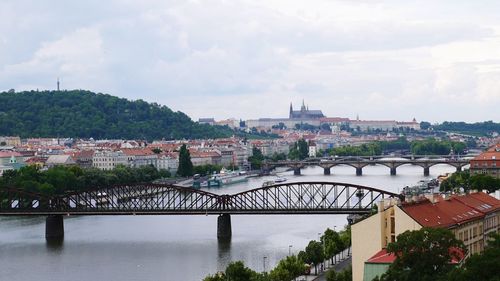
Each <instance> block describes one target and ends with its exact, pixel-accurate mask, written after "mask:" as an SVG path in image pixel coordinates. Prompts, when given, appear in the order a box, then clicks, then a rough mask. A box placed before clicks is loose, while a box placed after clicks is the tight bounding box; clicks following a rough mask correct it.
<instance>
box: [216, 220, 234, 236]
mask: <svg viewBox="0 0 500 281" xmlns="http://www.w3.org/2000/svg"><path fill="white" fill-rule="evenodd" d="M231 235H232V233H231V215H229V214H221V215H219V217H218V218H217V238H218V239H222V240H227V239H231Z"/></svg>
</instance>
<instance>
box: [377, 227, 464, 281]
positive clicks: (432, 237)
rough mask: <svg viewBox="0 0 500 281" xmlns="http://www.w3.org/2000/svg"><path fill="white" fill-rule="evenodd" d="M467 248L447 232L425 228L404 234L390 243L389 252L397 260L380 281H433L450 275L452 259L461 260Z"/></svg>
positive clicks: (445, 230) (440, 229) (441, 229)
mask: <svg viewBox="0 0 500 281" xmlns="http://www.w3.org/2000/svg"><path fill="white" fill-rule="evenodd" d="M460 251H462V253H463V252H464V251H465V248H464V245H463V243H462V242H461V241H459V240H457V239H456V238H455V236H454V235H453V233H452V232H451V231H450V230H448V229H443V228H429V227H424V228H422V229H420V230H416V231H405V232H403V233H401V234H400V235H398V237H397V238H396V242H393V243H389V245H388V246H387V252H388V253H391V254H393V255H395V256H396V259H395V260H394V262H393V263H392V264H391V265H390V266H389V269H388V271H387V272H386V273H384V274H383V275H382V276H381V278H380V280H384V281H396V280H397V281H413V280H414V281H417V280H418V281H431V280H436V279H439V278H442V277H443V276H445V275H446V274H448V273H449V272H450V271H451V270H452V269H453V266H452V265H451V264H450V261H451V260H452V259H457V260H460V258H461V255H460Z"/></svg>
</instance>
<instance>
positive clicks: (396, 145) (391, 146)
mask: <svg viewBox="0 0 500 281" xmlns="http://www.w3.org/2000/svg"><path fill="white" fill-rule="evenodd" d="M375 143H378V144H379V145H380V148H381V149H382V151H390V150H409V149H410V145H411V144H410V142H409V141H408V140H407V139H406V138H405V137H400V138H398V139H397V140H395V141H379V142H375Z"/></svg>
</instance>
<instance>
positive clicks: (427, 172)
mask: <svg viewBox="0 0 500 281" xmlns="http://www.w3.org/2000/svg"><path fill="white" fill-rule="evenodd" d="M429 175H430V173H429V167H425V168H424V176H426V177H428V176H429Z"/></svg>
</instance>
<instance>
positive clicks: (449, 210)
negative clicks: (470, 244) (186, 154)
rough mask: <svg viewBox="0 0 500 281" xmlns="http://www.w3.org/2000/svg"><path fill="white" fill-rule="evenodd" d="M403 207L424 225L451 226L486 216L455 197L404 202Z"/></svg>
mask: <svg viewBox="0 0 500 281" xmlns="http://www.w3.org/2000/svg"><path fill="white" fill-rule="evenodd" d="M402 209H403V211H405V213H407V214H408V215H409V216H410V217H412V218H413V219H414V220H415V221H416V222H417V223H419V224H420V225H422V226H424V227H451V226H453V225H456V224H462V223H465V222H467V221H470V220H475V219H478V218H481V217H483V216H484V213H482V212H480V211H478V210H476V209H475V208H472V207H470V206H467V205H466V204H464V203H462V202H461V201H459V200H458V199H456V198H455V197H451V198H450V199H448V200H441V201H438V202H435V203H432V202H431V201H429V200H423V201H421V202H418V203H409V204H403V205H402Z"/></svg>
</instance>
